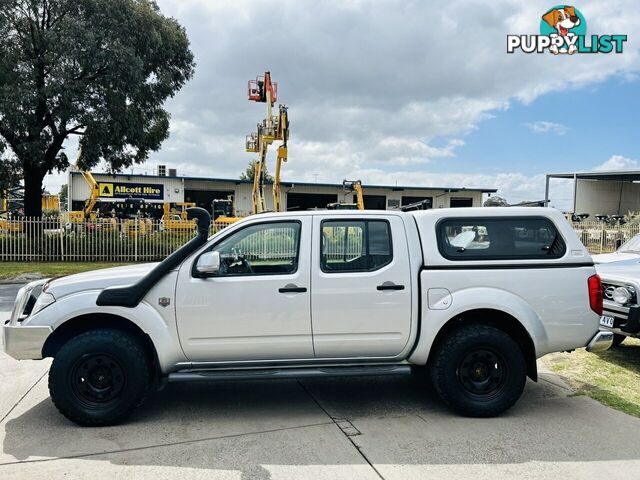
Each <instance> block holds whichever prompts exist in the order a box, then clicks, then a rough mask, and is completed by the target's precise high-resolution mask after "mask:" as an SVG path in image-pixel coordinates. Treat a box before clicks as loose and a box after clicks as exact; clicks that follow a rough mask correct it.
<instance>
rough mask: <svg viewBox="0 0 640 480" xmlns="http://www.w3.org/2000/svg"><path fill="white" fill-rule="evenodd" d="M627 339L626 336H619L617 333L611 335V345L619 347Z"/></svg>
mask: <svg viewBox="0 0 640 480" xmlns="http://www.w3.org/2000/svg"><path fill="white" fill-rule="evenodd" d="M625 338H627V336H626V335H619V334H617V333H614V334H613V343H612V344H611V346H612V347H614V348H615V347H619V346H620V345H622V342H624V339H625Z"/></svg>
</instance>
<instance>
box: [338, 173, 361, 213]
mask: <svg viewBox="0 0 640 480" xmlns="http://www.w3.org/2000/svg"><path fill="white" fill-rule="evenodd" d="M342 188H343V189H344V190H345V192H348V193H355V195H356V206H357V208H358V210H364V195H363V194H362V182H361V181H360V180H343V181H342Z"/></svg>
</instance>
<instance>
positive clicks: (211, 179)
mask: <svg viewBox="0 0 640 480" xmlns="http://www.w3.org/2000/svg"><path fill="white" fill-rule="evenodd" d="M91 173H93V174H94V175H108V176H111V177H113V178H114V179H115V178H122V177H128V178H131V179H137V178H157V179H165V180H166V179H180V180H193V181H209V182H226V183H235V184H236V185H239V184H242V183H253V180H240V179H238V178H215V177H184V176H177V177H162V176H159V175H140V174H129V173H117V174H114V175H112V174H108V173H101V172H91ZM71 174H72V175H81V173H80V172H71ZM571 178H573V174H572V176H571ZM281 185H282V186H284V187H292V186H293V185H304V186H310V187H313V186H318V187H336V188H342V184H341V183H319V182H318V183H315V182H291V181H286V182H281ZM363 188H365V189H370V188H381V189H382V188H384V189H389V190H395V191H400V190H443V191H446V192H450V193H455V192H482V193H495V192H497V191H498V189H496V188H466V187H434V186H415V185H413V186H412V185H371V184H364V185H363Z"/></svg>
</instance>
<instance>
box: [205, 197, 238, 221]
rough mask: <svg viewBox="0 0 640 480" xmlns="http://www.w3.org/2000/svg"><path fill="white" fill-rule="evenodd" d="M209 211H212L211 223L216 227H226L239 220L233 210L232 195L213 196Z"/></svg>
mask: <svg viewBox="0 0 640 480" xmlns="http://www.w3.org/2000/svg"><path fill="white" fill-rule="evenodd" d="M211 211H212V212H213V217H212V218H213V223H214V226H215V227H216V229H217V228H219V227H222V228H224V227H228V226H229V225H231V224H233V223H236V222H237V221H239V220H241V218H240V217H236V216H235V214H234V211H233V196H231V195H230V196H229V197H227V198H215V199H214V200H213V201H212V202H211Z"/></svg>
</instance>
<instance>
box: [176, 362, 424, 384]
mask: <svg viewBox="0 0 640 480" xmlns="http://www.w3.org/2000/svg"><path fill="white" fill-rule="evenodd" d="M410 373H411V366H410V365H371V366H349V367H299V368H279V369H276V368H270V369H245V370H196V371H194V370H191V371H188V372H175V373H170V374H169V377H168V381H169V382H199V381H200V382H202V381H205V382H207V381H221V380H259V379H272V378H273V379H278V378H311V377H363V376H376V375H407V374H410Z"/></svg>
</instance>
